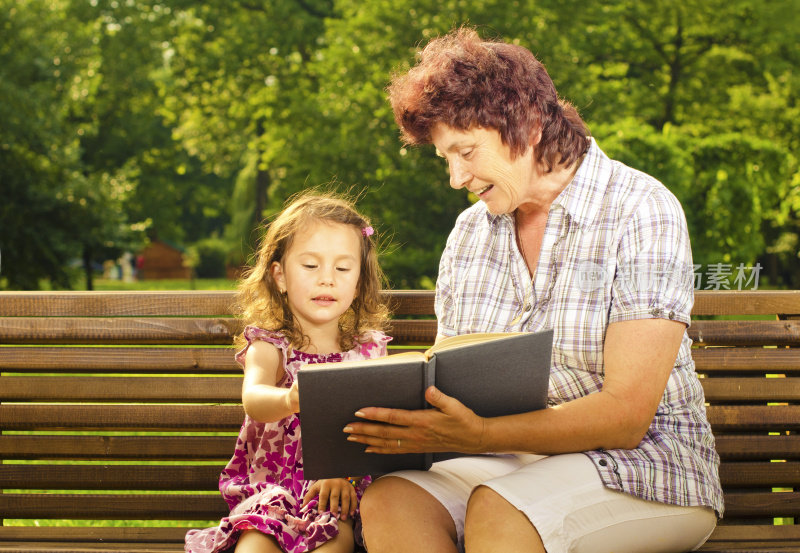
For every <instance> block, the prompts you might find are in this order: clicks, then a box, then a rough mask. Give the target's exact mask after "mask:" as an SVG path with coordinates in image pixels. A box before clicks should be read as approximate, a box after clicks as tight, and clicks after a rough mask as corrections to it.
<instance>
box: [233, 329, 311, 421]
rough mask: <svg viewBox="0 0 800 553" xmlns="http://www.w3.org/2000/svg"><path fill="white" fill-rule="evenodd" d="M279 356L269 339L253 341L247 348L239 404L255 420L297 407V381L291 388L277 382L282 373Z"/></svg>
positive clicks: (279, 416)
mask: <svg viewBox="0 0 800 553" xmlns="http://www.w3.org/2000/svg"><path fill="white" fill-rule="evenodd" d="M281 356H282V354H281V352H280V350H278V348H276V347H275V346H274V345H272V344H270V343H269V342H263V341H256V342H253V343H252V344H250V347H249V348H247V353H246V354H245V358H244V381H243V382H242V405H244V410H245V412H246V413H247V415H248V416H249V417H250V418H251V419H253V420H255V421H258V422H275V421H279V420H281V419H283V418H285V417H288V416H289V415H291V414H293V413H297V412H298V411H299V410H300V398H299V394H298V390H297V382H295V383H294V384H293V385H292V387H291V388H279V387H278V386H277V384H278V383H279V382H280V381H281V379H282V378H283V377H284V374H285V371H284V370H283V363H282V359H281Z"/></svg>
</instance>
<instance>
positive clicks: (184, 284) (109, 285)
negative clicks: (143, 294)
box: [76, 278, 237, 291]
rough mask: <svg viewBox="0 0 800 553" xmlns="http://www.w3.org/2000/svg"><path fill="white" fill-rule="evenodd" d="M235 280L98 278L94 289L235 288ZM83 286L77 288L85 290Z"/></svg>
mask: <svg viewBox="0 0 800 553" xmlns="http://www.w3.org/2000/svg"><path fill="white" fill-rule="evenodd" d="M236 283H237V281H235V280H228V279H225V278H196V279H191V280H190V279H164V280H137V281H134V282H123V281H121V280H107V279H96V280H95V281H94V289H95V290H99V291H115V290H235V289H236ZM85 289H86V288H85V284H84V286H83V287H82V288H76V290H85Z"/></svg>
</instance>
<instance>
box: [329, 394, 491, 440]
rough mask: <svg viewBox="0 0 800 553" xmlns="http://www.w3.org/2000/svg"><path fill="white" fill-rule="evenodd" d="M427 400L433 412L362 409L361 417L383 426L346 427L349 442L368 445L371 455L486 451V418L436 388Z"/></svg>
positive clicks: (359, 412) (369, 423)
mask: <svg viewBox="0 0 800 553" xmlns="http://www.w3.org/2000/svg"><path fill="white" fill-rule="evenodd" d="M425 399H426V400H427V401H428V403H430V404H431V405H432V406H433V407H434V409H421V410H418V411H407V410H404V409H387V408H384V407H366V408H363V409H361V410H359V411H358V413H357V416H359V417H360V418H362V419H367V421H378V422H379V423H384V424H376V423H372V422H352V423H350V424H348V425H347V426H346V427H345V428H344V431H345V432H347V433H348V434H349V436H348V438H347V439H348V440H349V441H351V442H358V443H362V444H365V445H366V446H367V449H366V451H367V452H368V453H420V452H434V451H458V452H461V453H484V452H485V451H484V447H485V445H484V444H485V436H484V428H485V419H483V418H482V417H479V416H478V415H476V414H475V413H474V412H473V411H472V410H471V409H469V408H468V407H466V406H465V405H464V404H463V403H461V402H460V401H458V400H457V399H455V398H452V397H450V396H447V395H445V394H443V393H442V392H440V391H439V390H438V389H436V388H435V387H433V386H431V387H429V388H428V389H427V390H425Z"/></svg>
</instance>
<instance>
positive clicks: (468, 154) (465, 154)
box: [461, 150, 475, 159]
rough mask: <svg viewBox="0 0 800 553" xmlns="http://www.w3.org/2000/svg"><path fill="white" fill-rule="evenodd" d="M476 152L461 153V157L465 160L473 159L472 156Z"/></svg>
mask: <svg viewBox="0 0 800 553" xmlns="http://www.w3.org/2000/svg"><path fill="white" fill-rule="evenodd" d="M474 152H475V150H467V151H465V152H461V157H463V158H464V159H469V158H471V157H472V154H473V153H474Z"/></svg>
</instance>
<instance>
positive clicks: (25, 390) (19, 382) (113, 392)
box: [0, 376, 242, 403]
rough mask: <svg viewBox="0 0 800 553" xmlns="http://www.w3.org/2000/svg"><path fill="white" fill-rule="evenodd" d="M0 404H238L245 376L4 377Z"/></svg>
mask: <svg viewBox="0 0 800 553" xmlns="http://www.w3.org/2000/svg"><path fill="white" fill-rule="evenodd" d="M0 382H2V387H0V401H13V402H20V401H67V402H70V401H87V402H92V401H95V402H96V401H131V402H181V403H193V402H206V403H215V402H220V403H239V402H240V401H241V398H242V377H241V376H231V377H220V378H212V377H206V378H203V377H158V376H154V377H149V378H148V377H130V378H127V377H96V376H95V377H77V376H65V377H57V376H54V377H49V376H42V377H36V378H34V377H31V376H20V377H14V376H7V377H3V379H2V381H0Z"/></svg>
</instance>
